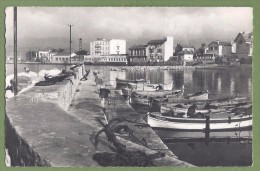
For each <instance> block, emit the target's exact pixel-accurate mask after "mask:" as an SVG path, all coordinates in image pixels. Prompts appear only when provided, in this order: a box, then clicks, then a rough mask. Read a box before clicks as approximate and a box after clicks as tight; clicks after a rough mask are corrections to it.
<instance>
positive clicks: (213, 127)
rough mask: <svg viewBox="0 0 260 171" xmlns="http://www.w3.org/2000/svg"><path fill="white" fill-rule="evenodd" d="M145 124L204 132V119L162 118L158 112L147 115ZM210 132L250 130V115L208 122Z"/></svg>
mask: <svg viewBox="0 0 260 171" xmlns="http://www.w3.org/2000/svg"><path fill="white" fill-rule="evenodd" d="M147 123H148V124H149V125H150V126H151V127H152V128H154V129H162V130H183V131H204V130H205V128H206V123H207V122H206V118H187V117H172V116H164V115H162V114H161V113H160V112H152V113H148V120H147ZM208 124H209V130H210V131H230V130H241V129H251V128H252V116H251V115H236V116H234V115H233V116H230V115H227V116H226V117H221V118H210V119H209V120H208Z"/></svg>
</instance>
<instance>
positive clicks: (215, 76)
mask: <svg viewBox="0 0 260 171" xmlns="http://www.w3.org/2000/svg"><path fill="white" fill-rule="evenodd" d="M110 78H111V79H112V80H115V78H121V79H146V80H150V82H151V83H165V84H167V83H170V82H171V81H173V83H174V88H175V89H181V88H182V87H183V85H184V86H185V94H187V93H193V92H198V91H206V90H208V91H209V97H210V98H215V97H221V96H223V95H225V96H226V95H234V94H240V95H242V96H251V93H252V73H251V68H247V69H241V70H227V69H226V70H223V69H222V70H172V71H168V70H127V71H126V72H117V71H115V72H111V75H110Z"/></svg>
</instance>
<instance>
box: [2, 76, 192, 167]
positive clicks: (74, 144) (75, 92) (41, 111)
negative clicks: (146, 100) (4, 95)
mask: <svg viewBox="0 0 260 171" xmlns="http://www.w3.org/2000/svg"><path fill="white" fill-rule="evenodd" d="M77 75H78V76H77V78H75V79H73V78H71V80H66V81H64V82H62V83H59V84H57V85H52V86H44V87H41V86H35V87H33V88H31V89H30V90H28V91H26V92H23V93H21V94H19V95H18V96H16V97H14V98H11V99H8V100H7V102H6V119H5V120H6V121H5V135H6V137H5V139H6V141H5V143H6V144H5V146H6V148H7V149H8V151H9V155H10V158H11V165H12V166H51V167H96V166H100V164H99V163H98V162H96V161H95V160H94V159H93V154H95V153H98V152H112V151H111V148H110V146H109V143H108V141H107V138H106V136H105V134H100V136H99V144H98V146H97V147H96V148H95V145H94V142H95V135H96V133H97V132H98V131H99V130H101V129H102V128H103V127H102V126H101V125H100V123H99V122H98V121H97V119H100V120H102V121H103V122H104V123H105V122H106V119H108V120H111V119H112V118H115V117H120V118H125V119H127V120H131V121H135V122H136V123H139V124H140V123H143V125H145V121H143V119H142V118H141V117H140V116H139V115H138V113H137V112H135V111H134V110H133V109H132V108H131V106H130V105H129V104H128V103H127V101H125V100H124V99H121V98H122V97H121V96H120V94H119V92H118V91H117V90H112V88H111V91H112V93H111V98H114V99H116V101H114V102H116V108H109V107H107V110H105V113H104V110H102V106H101V103H100V98H99V92H98V91H99V90H98V88H97V87H98V86H97V85H96V82H95V77H94V76H93V74H90V75H89V77H88V80H86V81H79V80H80V78H82V75H80V74H77ZM108 87H109V86H108ZM115 109H116V110H115ZM105 116H106V117H105ZM127 124H128V126H129V127H130V128H131V129H132V130H133V131H134V133H133V134H134V135H135V137H137V139H139V140H143V142H144V141H145V143H146V144H147V145H146V147H143V146H141V145H138V144H136V143H133V142H131V141H127V140H125V139H124V138H122V137H118V138H119V139H120V140H121V141H122V142H124V143H125V145H126V147H127V150H130V151H134V150H137V149H138V150H141V151H143V152H145V153H147V154H153V153H156V152H158V151H160V152H164V153H165V154H166V156H165V157H163V158H158V159H154V161H153V162H154V164H155V165H156V166H180V167H190V166H191V167H192V166H193V165H191V164H188V163H186V162H183V161H180V160H178V159H177V157H176V156H175V155H174V154H173V153H172V152H171V151H170V150H169V149H168V148H167V146H166V145H165V144H164V143H163V142H162V141H161V139H160V138H159V137H158V136H157V135H156V134H155V133H154V131H153V130H152V129H151V128H150V127H142V126H140V125H139V126H136V124H134V123H127Z"/></svg>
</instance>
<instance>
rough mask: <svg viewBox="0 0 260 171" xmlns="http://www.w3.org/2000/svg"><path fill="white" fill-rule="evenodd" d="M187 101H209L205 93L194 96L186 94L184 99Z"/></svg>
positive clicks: (207, 94)
mask: <svg viewBox="0 0 260 171" xmlns="http://www.w3.org/2000/svg"><path fill="white" fill-rule="evenodd" d="M185 98H186V99H188V100H207V99H209V93H208V91H206V92H197V93H194V94H188V95H187V96H186V97H185Z"/></svg>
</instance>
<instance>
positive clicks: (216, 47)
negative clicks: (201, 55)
mask: <svg viewBox="0 0 260 171" xmlns="http://www.w3.org/2000/svg"><path fill="white" fill-rule="evenodd" d="M209 50H218V46H210V47H209Z"/></svg>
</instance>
